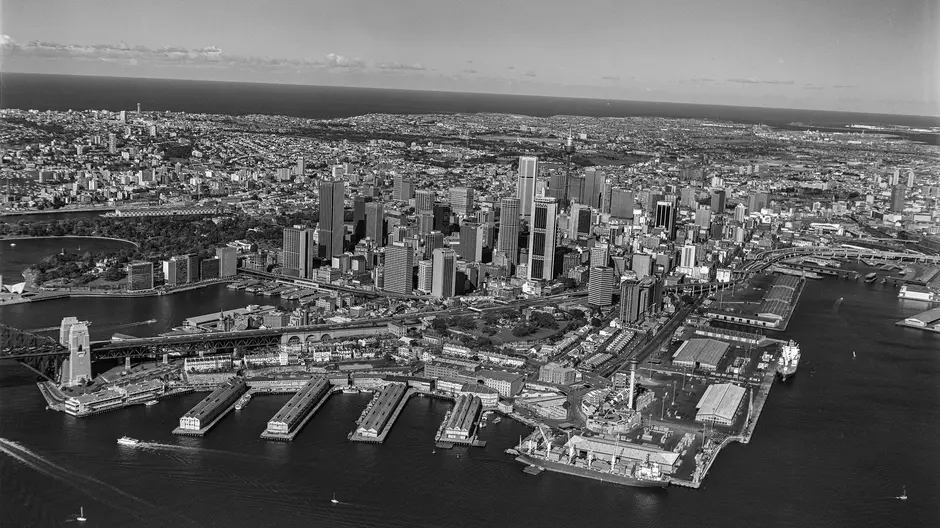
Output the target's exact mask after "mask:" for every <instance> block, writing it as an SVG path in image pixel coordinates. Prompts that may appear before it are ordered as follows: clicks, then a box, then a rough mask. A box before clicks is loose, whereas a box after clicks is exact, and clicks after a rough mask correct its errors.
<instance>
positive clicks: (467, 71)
mask: <svg viewBox="0 0 940 528" xmlns="http://www.w3.org/2000/svg"><path fill="white" fill-rule="evenodd" d="M463 72H464V73H469V74H474V73H476V72H477V71H476V70H464V71H463Z"/></svg>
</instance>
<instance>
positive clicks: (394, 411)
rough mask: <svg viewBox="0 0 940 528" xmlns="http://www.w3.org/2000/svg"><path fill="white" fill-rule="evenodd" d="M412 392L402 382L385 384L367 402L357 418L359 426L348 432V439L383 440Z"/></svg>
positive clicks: (412, 390) (360, 440) (373, 441)
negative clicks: (359, 417)
mask: <svg viewBox="0 0 940 528" xmlns="http://www.w3.org/2000/svg"><path fill="white" fill-rule="evenodd" d="M414 393H415V391H414V389H409V388H408V385H406V384H404V383H390V384H388V385H386V386H385V387H384V388H382V390H381V391H379V392H378V393H377V394H376V395H375V397H374V398H372V401H371V402H369V405H368V406H367V407H366V409H365V411H363V413H362V418H361V419H360V420H359V427H357V428H356V430H355V431H353V432H351V433H350V434H349V439H350V440H352V441H353V442H372V443H382V442H384V441H385V437H386V436H387V435H388V432H389V431H390V430H391V428H392V425H394V423H395V419H396V418H398V414H399V413H400V412H401V410H402V409H403V408H404V407H405V404H406V403H408V398H409V397H411V396H412V395H414Z"/></svg>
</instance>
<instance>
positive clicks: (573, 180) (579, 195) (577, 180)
mask: <svg viewBox="0 0 940 528" xmlns="http://www.w3.org/2000/svg"><path fill="white" fill-rule="evenodd" d="M584 185H585V179H584V176H578V175H576V174H570V175H569V176H568V191H567V192H568V201H569V202H570V201H571V200H577V201H578V203H581V200H583V199H584V196H583V195H584Z"/></svg>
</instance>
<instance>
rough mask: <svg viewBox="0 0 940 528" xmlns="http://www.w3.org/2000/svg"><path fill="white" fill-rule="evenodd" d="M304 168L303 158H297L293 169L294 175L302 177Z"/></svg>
mask: <svg viewBox="0 0 940 528" xmlns="http://www.w3.org/2000/svg"><path fill="white" fill-rule="evenodd" d="M305 168H306V167H305V165H304V157H303V156H301V157H299V158H297V166H296V167H294V173H295V174H297V175H298V176H303V175H304V169H305Z"/></svg>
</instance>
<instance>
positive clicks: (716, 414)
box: [695, 383, 747, 425]
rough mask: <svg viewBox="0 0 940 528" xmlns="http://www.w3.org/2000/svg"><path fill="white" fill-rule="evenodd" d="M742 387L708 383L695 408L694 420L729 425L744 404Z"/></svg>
mask: <svg viewBox="0 0 940 528" xmlns="http://www.w3.org/2000/svg"><path fill="white" fill-rule="evenodd" d="M746 392H747V391H746V390H745V389H744V388H743V387H739V386H737V385H734V384H731V383H719V384H716V385H709V386H708V388H707V389H705V394H703V395H702V399H700V400H699V401H698V404H696V405H695V408H696V409H698V411H697V412H696V413H695V421H696V422H703V423H706V422H707V423H714V424H718V425H731V424H733V423H734V419H735V417H736V416H737V414H738V411H740V410H741V407H742V406H743V404H744V394H745V393H746Z"/></svg>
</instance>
